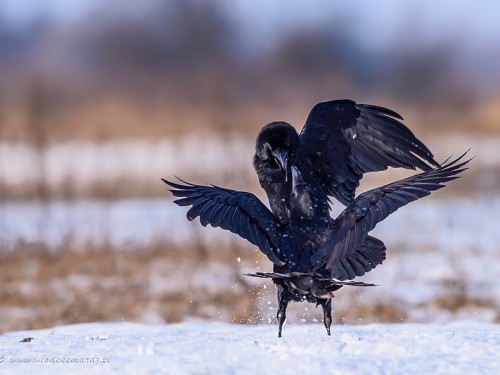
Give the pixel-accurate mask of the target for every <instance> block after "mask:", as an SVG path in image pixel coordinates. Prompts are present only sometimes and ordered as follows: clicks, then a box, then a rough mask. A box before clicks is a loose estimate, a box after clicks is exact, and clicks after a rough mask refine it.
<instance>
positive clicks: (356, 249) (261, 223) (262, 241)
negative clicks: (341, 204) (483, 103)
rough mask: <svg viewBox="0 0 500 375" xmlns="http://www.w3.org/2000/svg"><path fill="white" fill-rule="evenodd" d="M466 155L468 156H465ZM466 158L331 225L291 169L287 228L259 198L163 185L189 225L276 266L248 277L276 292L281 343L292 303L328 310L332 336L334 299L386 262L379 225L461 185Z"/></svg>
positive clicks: (376, 195) (362, 201)
mask: <svg viewBox="0 0 500 375" xmlns="http://www.w3.org/2000/svg"><path fill="white" fill-rule="evenodd" d="M464 155H465V154H464ZM464 155H462V156H460V157H459V158H457V159H456V160H453V161H451V162H448V163H445V164H443V165H442V166H438V167H436V168H433V169H430V170H428V171H425V172H422V173H420V174H417V175H414V176H412V177H408V178H406V179H403V180H400V181H397V182H394V183H391V184H388V185H385V186H382V187H379V188H377V189H373V190H370V191H367V192H365V193H363V194H360V195H359V196H358V197H357V198H356V199H354V200H352V201H351V203H350V204H349V205H348V206H347V207H346V209H345V210H344V211H343V212H342V213H341V214H340V215H339V216H338V217H337V218H336V219H335V220H333V219H332V218H331V217H330V213H329V206H328V204H327V203H326V204H325V202H324V201H323V200H322V198H321V195H320V194H318V191H317V190H319V189H322V187H321V186H320V185H315V184H310V183H308V182H307V181H305V179H303V178H302V176H301V172H300V171H299V169H298V168H297V167H296V166H295V165H291V166H290V174H291V191H290V208H291V211H290V217H289V220H288V222H287V223H286V224H283V223H282V222H281V221H280V220H279V218H278V217H277V216H276V215H275V214H273V213H272V212H271V211H270V210H269V209H268V208H267V207H266V206H265V205H264V204H263V203H262V202H261V201H260V200H259V199H258V198H257V197H256V196H255V195H253V194H251V193H247V192H240V191H235V190H230V189H226V188H222V187H218V186H214V185H212V186H202V185H195V184H191V183H188V182H185V181H183V180H180V181H181V182H182V183H174V182H171V181H167V180H164V179H162V180H163V181H164V182H165V183H166V184H167V185H169V186H170V187H171V188H172V189H171V192H172V194H173V195H174V196H175V197H178V198H179V199H177V200H175V201H174V202H175V203H176V204H177V205H179V206H191V208H190V209H189V210H188V212H187V218H188V219H189V220H194V219H195V218H196V217H199V218H200V222H201V224H202V225H203V226H206V225H207V224H210V225H211V226H213V227H221V228H222V229H226V230H229V231H231V232H233V233H236V234H238V235H239V236H240V237H243V238H245V239H246V240H248V241H249V242H251V243H252V244H254V245H256V246H257V247H258V248H259V249H260V250H261V251H262V252H263V253H264V254H265V255H266V256H267V257H268V258H269V260H271V262H273V265H274V269H273V271H274V272H270V273H257V274H251V276H256V277H268V278H272V279H273V281H274V282H275V283H276V284H277V287H278V304H279V307H278V314H277V318H278V321H279V331H278V336H280V337H281V331H282V326H283V323H284V321H285V319H286V309H287V305H288V302H289V301H308V302H313V303H316V304H317V305H321V306H322V307H323V317H324V324H325V327H326V329H327V333H328V334H330V325H331V298H332V297H333V292H334V291H335V290H337V289H339V288H340V287H342V286H343V285H349V284H354V285H366V284H363V283H357V282H352V281H349V280H352V279H354V278H355V277H356V276H361V275H363V274H365V273H366V272H368V271H370V270H371V269H373V268H374V267H376V266H377V265H378V264H380V263H382V261H383V260H384V259H385V246H384V244H383V243H382V241H380V240H378V239H375V238H373V237H371V236H369V235H368V233H369V232H370V231H371V230H372V229H373V228H374V227H375V225H376V224H377V223H378V222H380V221H382V220H384V219H385V218H386V217H387V216H388V215H390V214H391V213H393V212H394V211H396V210H397V209H398V208H400V207H402V206H404V205H406V204H408V203H410V202H412V201H415V200H417V199H419V198H422V197H424V196H427V195H429V194H430V193H431V192H432V191H434V190H438V189H440V188H442V187H444V186H445V185H444V183H446V182H448V181H451V180H453V179H455V178H457V174H459V173H460V172H462V171H463V170H464V169H465V168H464V166H465V165H466V164H467V163H468V160H467V161H463V160H462V159H463V157H464Z"/></svg>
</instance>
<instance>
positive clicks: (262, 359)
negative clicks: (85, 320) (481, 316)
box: [0, 322, 500, 375]
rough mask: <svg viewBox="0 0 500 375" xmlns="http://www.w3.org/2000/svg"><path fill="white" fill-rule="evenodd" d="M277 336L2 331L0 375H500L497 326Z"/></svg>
mask: <svg viewBox="0 0 500 375" xmlns="http://www.w3.org/2000/svg"><path fill="white" fill-rule="evenodd" d="M276 332H277V331H276V326H275V325H261V326H254V325H234V324H227V323H208V322H186V323H181V324H172V325H144V324H133V323H127V322H124V323H95V324H80V325H70V326H61V327H55V328H50V329H44V330H39V331H23V332H10V333H7V334H3V335H2V336H1V337H0V372H1V373H2V374H23V373H25V374H32V373H37V374H53V373H66V374H69V373H72V374H87V373H101V374H107V373H116V374H118V373H120V374H160V373H161V374H252V375H253V374H370V375H375V374H447V375H450V374H467V375H473V374H478V375H479V374H481V375H485V374H491V375H497V374H500V360H499V358H500V325H498V324H497V325H493V324H485V323H473V322H456V323H451V324H446V325H437V324H426V325H424V324H371V325H364V326H349V325H337V326H335V327H333V330H332V336H331V337H328V336H327V335H326V333H325V330H324V327H323V326H322V324H314V325H309V324H304V325H287V326H285V328H284V337H283V338H281V339H278V337H277V334H276ZM30 338H31V340H30ZM29 340H30V341H29ZM23 341H24V342H23ZM26 341H29V342H26Z"/></svg>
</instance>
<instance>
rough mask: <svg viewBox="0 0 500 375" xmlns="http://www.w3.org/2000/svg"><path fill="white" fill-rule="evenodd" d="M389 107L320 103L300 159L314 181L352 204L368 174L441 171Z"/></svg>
mask: <svg viewBox="0 0 500 375" xmlns="http://www.w3.org/2000/svg"><path fill="white" fill-rule="evenodd" d="M402 119H403V118H402V117H401V116H400V115H399V114H397V113H396V112H393V111H391V110H389V109H387V108H383V107H378V106H372V105H366V104H356V103H355V102H353V101H352V100H334V101H330V102H323V103H318V104H316V105H315V106H314V108H313V109H312V110H311V112H310V113H309V116H308V118H307V121H306V123H305V125H304V128H303V129H302V132H301V133H300V154H301V155H300V158H299V160H302V162H303V163H306V164H307V169H306V168H301V171H304V170H310V171H311V173H313V175H314V176H313V177H314V178H313V179H312V180H313V181H314V180H316V181H319V183H321V185H322V187H323V189H324V190H325V191H326V193H327V194H328V195H331V196H334V197H335V198H336V199H338V200H339V201H340V202H342V203H343V204H345V205H348V204H349V203H350V202H352V200H353V199H354V196H355V190H356V188H357V187H358V186H359V180H361V178H362V177H363V174H364V173H366V172H374V171H382V170H385V169H387V167H402V168H408V169H415V168H420V169H421V170H423V171H428V170H431V169H432V167H438V166H439V164H438V163H437V162H436V161H435V160H434V158H433V155H432V153H431V152H430V151H429V149H428V148H427V147H426V146H425V145H424V144H423V143H422V142H421V141H420V140H418V139H417V138H416V137H415V135H414V134H413V133H412V132H411V130H410V129H408V128H407V127H406V126H405V125H404V124H402V123H401V122H400V121H398V120H402Z"/></svg>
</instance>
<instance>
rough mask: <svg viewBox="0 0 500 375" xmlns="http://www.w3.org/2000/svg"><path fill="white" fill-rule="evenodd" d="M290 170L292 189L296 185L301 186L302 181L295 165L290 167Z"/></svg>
mask: <svg viewBox="0 0 500 375" xmlns="http://www.w3.org/2000/svg"><path fill="white" fill-rule="evenodd" d="M290 169H291V170H292V188H295V187H296V186H298V185H303V184H304V180H302V175H301V174H300V172H299V170H298V169H297V167H296V166H295V165H292V167H291V168H290Z"/></svg>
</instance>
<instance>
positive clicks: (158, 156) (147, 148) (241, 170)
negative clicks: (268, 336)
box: [0, 134, 500, 194]
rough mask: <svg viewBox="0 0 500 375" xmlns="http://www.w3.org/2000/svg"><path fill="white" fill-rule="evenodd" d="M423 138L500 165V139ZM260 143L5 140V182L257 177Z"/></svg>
mask: <svg viewBox="0 0 500 375" xmlns="http://www.w3.org/2000/svg"><path fill="white" fill-rule="evenodd" d="M423 140H424V141H425V143H426V144H428V145H429V147H430V149H431V150H434V153H435V157H436V159H437V160H438V161H441V162H442V161H444V159H446V158H447V157H448V156H450V155H459V154H461V153H462V152H464V151H465V150H467V149H469V148H470V149H471V152H470V155H471V156H474V162H473V163H471V168H472V167H473V168H474V169H478V170H479V169H481V170H486V169H488V168H497V167H498V166H499V165H500V154H499V153H498V152H497V151H498V148H499V145H500V137H498V136H492V137H484V136H474V135H471V134H463V135H461V134H454V135H449V134H447V135H446V136H440V135H439V134H436V135H435V136H434V137H433V138H432V139H423ZM254 142H255V139H254V138H252V137H243V136H225V137H221V136H220V135H219V136H215V135H201V136H200V135H194V134H188V135H186V136H183V137H179V138H176V139H172V138H165V139H160V140H157V141H146V140H129V141H112V142H101V143H96V142H85V141H71V142H66V143H59V144H53V145H47V147H46V148H45V149H42V150H37V149H35V148H33V147H32V146H30V145H27V144H23V143H8V142H0V182H1V183H2V184H4V186H5V188H6V189H11V190H12V189H19V188H22V189H23V188H25V187H26V186H30V185H34V184H36V182H37V181H38V180H39V179H40V178H42V179H43V180H44V181H45V183H46V184H47V185H48V188H50V189H52V190H53V191H58V190H59V191H60V190H64V189H68V187H67V185H68V184H70V186H71V189H72V190H73V193H76V194H79V193H82V192H85V191H88V190H89V189H91V187H92V186H102V185H106V184H108V185H109V184H114V185H116V186H119V184H121V183H123V182H124V181H138V183H147V184H150V185H152V184H158V186H160V184H159V178H160V177H171V175H172V173H175V174H176V175H179V176H181V177H184V178H188V177H191V176H196V177H197V178H198V181H197V182H208V183H214V184H219V183H220V181H221V178H222V177H224V178H225V179H226V180H227V179H230V180H237V179H241V178H242V177H241V176H245V178H248V177H249V176H251V178H254V179H255V173H254V171H253V167H252V162H251V161H252V157H253V153H254ZM194 150H195V152H193V151H194ZM438 151H439V152H438ZM383 175H384V174H379V176H383ZM207 179H208V181H206V180H207ZM255 180H256V179H255ZM364 181H366V179H365V180H364ZM496 184H498V181H497V178H496V177H495V176H493V175H492V174H491V173H485V175H484V176H483V177H482V178H481V181H477V185H479V186H477V187H479V188H481V189H491V187H492V186H496Z"/></svg>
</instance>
